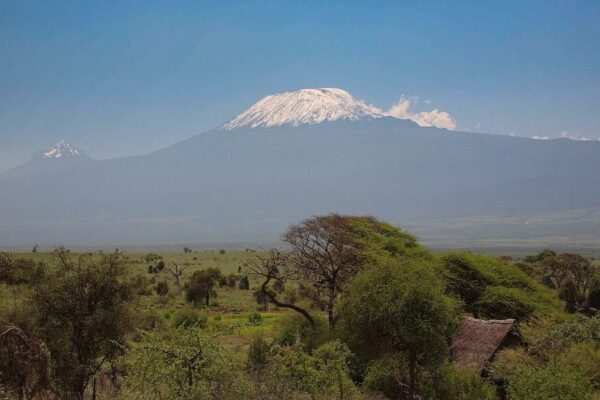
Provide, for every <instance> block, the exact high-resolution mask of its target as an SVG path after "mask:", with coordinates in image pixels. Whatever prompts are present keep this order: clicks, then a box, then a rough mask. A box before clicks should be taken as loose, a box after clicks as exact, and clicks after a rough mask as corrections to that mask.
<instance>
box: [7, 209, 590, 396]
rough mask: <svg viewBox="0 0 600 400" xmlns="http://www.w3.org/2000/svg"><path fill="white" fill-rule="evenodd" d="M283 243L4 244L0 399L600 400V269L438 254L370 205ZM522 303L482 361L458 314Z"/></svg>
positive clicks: (544, 257) (486, 313) (317, 221)
mask: <svg viewBox="0 0 600 400" xmlns="http://www.w3.org/2000/svg"><path fill="white" fill-rule="evenodd" d="M283 239H284V242H285V243H286V246H285V247H282V248H281V249H273V250H271V251H254V250H251V249H247V250H245V251H242V252H232V251H225V250H217V251H197V250H194V249H192V248H189V247H185V248H184V249H183V250H182V251H181V252H179V253H162V254H156V253H150V254H135V253H131V254H124V253H122V252H119V251H115V252H111V253H101V252H97V253H74V252H70V251H69V250H67V249H63V248H59V249H56V250H55V251H54V252H51V253H45V252H43V251H41V250H40V249H39V248H38V247H37V246H36V247H35V248H34V250H33V251H32V252H30V253H7V252H4V253H0V398H7V399H78V400H79V399H215V400H217V399H219V400H220V399H225V400H226V399H256V400H270V399H273V400H274V399H298V400H299V399H311V400H318V399H340V400H343V399H364V400H367V399H372V400H374V399H384V398H393V399H413V400H414V399H431V400H442V399H444V400H467V399H483V400H485V399H496V398H507V399H510V400H530V399H590V400H593V399H595V400H598V399H600V367H599V366H600V317H599V316H598V308H599V306H600V271H599V267H598V265H597V263H596V262H595V261H594V260H591V259H588V258H586V257H584V256H582V255H579V254H571V253H555V252H552V251H550V250H544V251H542V252H540V253H538V254H535V255H531V256H528V257H524V258H519V259H512V258H509V257H503V258H495V257H490V256H485V255H479V254H473V253H468V252H452V253H445V254H435V253H433V252H431V251H429V250H428V249H427V248H425V247H423V246H421V245H420V244H419V243H418V241H417V239H416V238H415V237H413V236H412V235H410V234H408V233H406V232H403V231H402V230H400V229H398V228H396V227H393V226H391V225H389V224H387V223H385V222H382V221H379V220H377V219H375V218H372V217H349V216H340V215H327V216H321V217H314V218H310V219H308V220H306V221H304V222H302V223H301V224H298V225H294V226H292V227H290V229H289V230H288V231H287V232H285V233H284V235H283ZM466 316H471V317H475V318H479V319H484V320H488V319H514V320H516V330H517V334H518V337H519V338H520V342H519V343H515V344H514V345H512V346H507V347H506V348H500V349H499V351H498V352H497V353H496V354H495V355H494V357H492V359H491V360H490V362H489V363H488V364H487V365H486V367H485V369H484V372H483V374H482V373H480V371H478V370H475V369H474V368H471V367H470V366H466V367H464V366H463V367H461V366H458V365H457V364H456V363H455V362H453V357H452V342H453V340H454V338H455V337H456V335H457V333H458V332H459V329H460V326H461V321H462V320H463V319H464V318H465V317H466Z"/></svg>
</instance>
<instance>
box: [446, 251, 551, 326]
mask: <svg viewBox="0 0 600 400" xmlns="http://www.w3.org/2000/svg"><path fill="white" fill-rule="evenodd" d="M441 263H442V265H443V267H444V268H445V269H446V271H447V276H448V278H447V281H448V291H449V292H450V293H451V294H453V295H455V296H456V297H458V298H459V299H461V300H462V301H463V303H464V307H465V311H467V312H470V313H472V314H473V315H475V316H476V317H480V318H492V319H504V318H515V319H517V320H525V319H527V318H528V317H530V316H532V315H534V314H536V315H544V314H553V313H556V310H557V305H558V302H557V301H556V298H555V297H554V296H553V294H552V293H551V292H550V290H548V289H547V288H545V287H543V286H542V285H541V284H539V283H536V282H535V281H534V280H533V279H531V278H530V277H528V276H527V275H526V274H525V273H524V272H523V271H521V270H520V269H519V268H518V267H516V266H514V265H512V264H510V263H507V262H505V261H503V260H500V259H496V258H492V257H489V256H484V255H478V254H472V253H450V254H445V255H443V256H442V257H441Z"/></svg>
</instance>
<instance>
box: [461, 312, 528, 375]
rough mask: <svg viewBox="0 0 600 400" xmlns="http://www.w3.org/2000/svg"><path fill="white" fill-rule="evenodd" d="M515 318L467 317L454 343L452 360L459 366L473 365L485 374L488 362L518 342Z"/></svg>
mask: <svg viewBox="0 0 600 400" xmlns="http://www.w3.org/2000/svg"><path fill="white" fill-rule="evenodd" d="M514 328H515V320H514V319H504V320H488V321H484V320H481V319H476V318H471V317H467V318H465V319H464V320H463V322H462V324H461V327H460V330H459V332H458V335H457V336H456V338H455V339H454V343H453V344H452V348H451V351H452V360H453V361H454V362H455V363H456V365H458V366H459V367H467V366H469V367H472V368H475V370H476V371H477V372H479V373H480V374H482V375H484V374H485V368H486V366H487V364H488V363H489V362H490V361H491V360H492V359H493V358H494V356H495V355H496V353H497V352H498V351H499V350H500V349H502V348H505V347H509V346H514V345H516V344H518V342H519V338H518V336H517V335H516V333H515V332H514Z"/></svg>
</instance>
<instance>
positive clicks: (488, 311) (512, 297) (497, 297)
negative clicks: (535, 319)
mask: <svg viewBox="0 0 600 400" xmlns="http://www.w3.org/2000/svg"><path fill="white" fill-rule="evenodd" d="M472 309H473V310H474V311H475V313H476V314H477V315H478V316H480V317H485V318H491V319H505V318H515V319H517V320H522V319H526V318H528V317H529V316H531V315H532V314H533V312H534V310H535V308H534V306H533V305H532V304H531V303H530V299H528V298H527V296H526V295H525V294H524V293H523V292H522V291H521V290H519V289H515V288H507V287H501V286H496V287H490V288H488V289H487V290H486V291H485V293H484V294H483V296H482V297H481V298H480V299H479V300H478V301H477V303H475V304H474V305H473V308H472Z"/></svg>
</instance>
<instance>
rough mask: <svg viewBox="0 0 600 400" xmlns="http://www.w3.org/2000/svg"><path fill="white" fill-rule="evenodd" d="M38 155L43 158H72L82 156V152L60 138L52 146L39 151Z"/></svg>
mask: <svg viewBox="0 0 600 400" xmlns="http://www.w3.org/2000/svg"><path fill="white" fill-rule="evenodd" d="M39 156H40V157H41V158H44V159H47V158H49V159H59V158H73V157H82V156H83V153H82V152H81V151H79V150H77V149H76V148H75V147H74V146H72V145H71V144H70V143H69V142H67V141H66V140H64V139H63V140H61V141H60V142H58V143H57V144H56V145H54V147H52V148H50V149H48V150H43V151H41V152H40V153H39Z"/></svg>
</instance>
